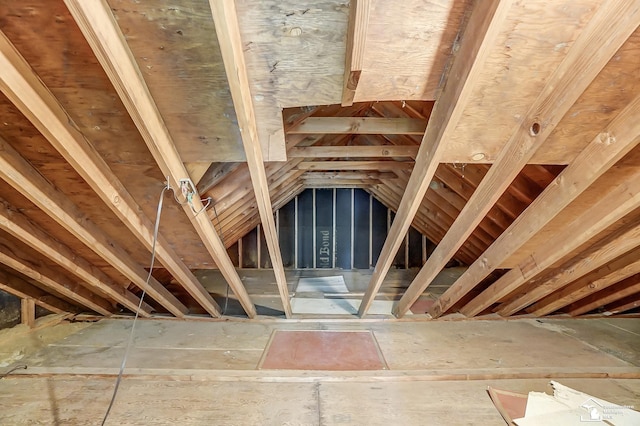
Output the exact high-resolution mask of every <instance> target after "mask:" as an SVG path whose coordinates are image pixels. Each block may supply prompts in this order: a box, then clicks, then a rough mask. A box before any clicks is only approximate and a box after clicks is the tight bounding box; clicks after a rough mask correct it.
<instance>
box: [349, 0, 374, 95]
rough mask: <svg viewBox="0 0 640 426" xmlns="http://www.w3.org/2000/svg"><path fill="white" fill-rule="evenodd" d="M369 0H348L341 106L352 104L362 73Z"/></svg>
mask: <svg viewBox="0 0 640 426" xmlns="http://www.w3.org/2000/svg"><path fill="white" fill-rule="evenodd" d="M370 7H371V1H370V0H352V1H350V2H349V24H348V25H347V47H346V53H345V57H344V59H345V61H344V78H343V82H342V106H343V107H347V106H351V105H353V98H354V97H355V95H356V90H357V89H358V82H359V81H360V75H361V74H362V64H363V59H364V58H363V56H364V47H365V42H366V40H367V25H368V22H369V8H370Z"/></svg>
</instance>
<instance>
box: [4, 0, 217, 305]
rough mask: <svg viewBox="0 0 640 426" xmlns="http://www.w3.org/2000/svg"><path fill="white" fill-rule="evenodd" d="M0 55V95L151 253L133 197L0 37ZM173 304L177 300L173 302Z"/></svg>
mask: <svg viewBox="0 0 640 426" xmlns="http://www.w3.org/2000/svg"><path fill="white" fill-rule="evenodd" d="M83 4H85V6H86V7H89V8H90V7H91V6H90V5H95V4H96V3H94V2H83ZM0 52H2V62H3V63H4V67H3V69H4V70H5V71H4V72H3V73H2V76H0V79H1V80H2V86H3V88H2V90H3V92H4V93H5V94H6V95H7V97H8V98H9V99H11V101H12V102H13V103H14V104H15V105H16V106H18V108H19V109H20V110H21V111H22V113H23V114H24V115H25V116H26V117H27V118H28V119H29V120H30V121H31V122H32V123H33V124H34V126H35V127H36V128H37V129H38V130H39V131H40V132H41V133H42V134H43V135H44V136H45V137H46V138H47V140H48V141H49V142H50V143H51V144H52V145H53V146H54V147H55V148H56V150H58V152H60V154H61V155H62V156H63V157H64V158H65V159H66V160H67V161H68V162H69V164H71V166H72V167H73V168H74V169H75V170H76V171H77V172H78V174H80V176H82V178H83V179H84V180H85V181H86V182H87V183H88V184H89V185H90V186H91V188H92V189H93V190H94V191H95V192H96V194H97V195H98V196H99V197H100V199H102V201H104V203H105V204H106V205H107V206H108V207H109V208H110V209H111V210H112V211H113V212H114V213H115V215H116V216H117V217H118V218H119V219H120V220H121V221H122V223H123V224H124V225H125V226H126V227H127V228H128V229H129V230H130V231H131V232H132V233H133V235H135V237H136V238H137V239H138V240H139V241H140V242H142V244H143V245H144V246H145V247H146V248H147V249H148V250H151V246H152V244H153V234H154V224H153V222H152V221H151V220H149V218H148V217H147V216H146V215H145V214H144V213H143V211H142V209H141V208H140V206H139V205H138V203H137V202H136V201H135V199H134V198H133V196H132V195H131V194H130V193H129V192H128V191H127V189H126V188H125V186H124V185H123V184H122V182H120V180H119V179H118V178H117V176H116V175H115V174H114V173H113V172H112V171H111V169H110V168H109V166H108V165H107V163H106V162H105V161H104V160H103V159H102V157H101V156H100V154H98V152H97V151H96V150H95V148H94V147H93V146H92V145H91V143H90V142H89V141H88V140H87V138H86V137H84V135H83V134H82V133H80V131H79V130H78V129H77V127H76V126H75V125H74V123H73V122H72V121H71V119H70V118H69V116H68V114H67V113H66V112H65V110H64V109H63V108H62V106H61V105H60V104H59V103H58V101H57V99H55V97H54V96H53V94H52V93H51V92H50V91H49V90H48V89H47V87H46V86H45V85H44V83H43V82H42V81H41V80H40V79H39V78H38V76H37V75H36V74H35V73H34V71H33V70H32V69H31V68H30V66H29V64H28V63H27V62H26V61H25V59H24V58H22V56H20V53H19V52H18V51H17V50H16V49H15V47H14V46H13V45H12V44H11V42H10V41H9V40H8V39H7V38H6V36H4V34H2V36H1V37H0ZM155 248H156V256H157V259H158V260H159V261H160V263H162V264H163V265H164V267H165V268H166V269H167V270H168V271H169V272H170V273H171V275H173V277H174V278H175V279H176V281H177V282H178V283H179V284H180V285H181V286H182V287H183V288H184V289H185V290H186V291H187V292H188V293H189V294H190V295H191V296H192V297H193V298H194V299H195V300H196V301H197V302H198V303H199V304H200V305H201V306H202V307H203V308H204V309H205V310H206V311H207V312H209V313H210V314H211V315H213V316H220V310H219V307H218V305H217V304H216V303H215V301H214V300H213V298H212V297H211V295H210V294H209V293H208V292H207V291H206V290H205V289H204V287H203V286H202V284H200V282H199V281H198V280H197V279H196V277H195V276H194V275H193V274H192V273H191V271H189V268H187V266H186V265H185V264H184V262H183V261H182V260H181V259H180V257H179V256H178V254H177V253H176V252H175V251H174V250H173V249H172V248H171V245H170V244H169V242H168V241H167V240H166V239H165V238H164V237H163V236H162V234H159V235H158V238H157V242H156V245H155ZM175 301H177V299H175V298H174V302H175Z"/></svg>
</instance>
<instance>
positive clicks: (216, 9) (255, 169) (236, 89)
mask: <svg viewBox="0 0 640 426" xmlns="http://www.w3.org/2000/svg"><path fill="white" fill-rule="evenodd" d="M209 4H210V5H211V11H212V14H213V20H214V23H215V26H216V34H217V36H218V43H219V45H220V51H221V53H222V59H223V62H224V67H225V71H226V73H227V80H228V81H229V89H230V91H231V97H232V98H233V105H234V108H235V110H236V117H237V118H238V126H239V127H240V135H241V137H242V143H243V145H244V151H245V154H246V156H247V164H248V166H249V173H250V175H251V182H252V184H253V192H254V193H255V197H256V202H257V204H258V211H259V212H260V220H261V222H262V229H263V231H264V238H265V240H266V242H267V248H268V250H269V256H270V257H271V265H272V267H273V272H274V274H275V278H276V284H277V286H278V292H279V293H280V300H281V302H282V305H283V308H284V313H285V316H286V317H287V318H290V317H291V315H292V314H291V303H290V301H289V290H288V287H287V278H286V276H285V272H284V266H283V264H282V254H281V253H280V243H279V242H278V234H277V231H276V225H275V220H274V218H273V214H274V212H273V207H272V205H271V198H270V196H269V185H268V183H267V174H266V171H265V168H264V159H263V156H262V149H261V145H260V140H259V139H258V127H257V124H256V114H255V110H254V107H253V100H252V96H251V91H250V89H249V77H248V76H247V66H246V64H245V60H244V46H243V45H242V39H241V37H240V24H239V22H238V16H237V14H236V9H235V2H234V0H210V2H209Z"/></svg>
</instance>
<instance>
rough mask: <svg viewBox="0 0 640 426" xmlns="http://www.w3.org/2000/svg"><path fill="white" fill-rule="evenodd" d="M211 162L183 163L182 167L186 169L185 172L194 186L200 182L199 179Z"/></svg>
mask: <svg viewBox="0 0 640 426" xmlns="http://www.w3.org/2000/svg"><path fill="white" fill-rule="evenodd" d="M210 166H211V163H185V164H184V167H185V168H186V169H187V173H189V177H190V178H191V181H192V182H193V184H194V185H196V187H197V186H198V184H199V183H200V180H201V179H202V177H203V176H204V175H205V173H206V172H207V170H209V167H210Z"/></svg>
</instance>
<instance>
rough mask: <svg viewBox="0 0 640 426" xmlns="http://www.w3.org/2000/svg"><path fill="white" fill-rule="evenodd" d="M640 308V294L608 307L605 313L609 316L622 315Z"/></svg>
mask: <svg viewBox="0 0 640 426" xmlns="http://www.w3.org/2000/svg"><path fill="white" fill-rule="evenodd" d="M639 306H640V294H635V295H634V296H631V297H627V298H624V299H622V300H621V301H620V302H619V303H614V304H612V305H609V306H606V307H605V309H606V311H605V313H606V314H608V315H612V314H613V315H615V314H621V313H624V312H627V311H630V310H632V309H635V308H637V307H639Z"/></svg>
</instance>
